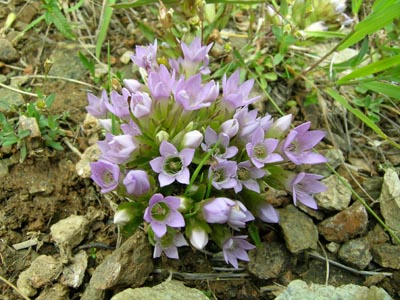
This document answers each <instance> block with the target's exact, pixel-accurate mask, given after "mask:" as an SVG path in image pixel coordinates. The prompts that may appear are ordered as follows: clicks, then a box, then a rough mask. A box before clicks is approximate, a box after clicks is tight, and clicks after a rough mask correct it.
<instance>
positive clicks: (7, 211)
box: [0, 0, 400, 299]
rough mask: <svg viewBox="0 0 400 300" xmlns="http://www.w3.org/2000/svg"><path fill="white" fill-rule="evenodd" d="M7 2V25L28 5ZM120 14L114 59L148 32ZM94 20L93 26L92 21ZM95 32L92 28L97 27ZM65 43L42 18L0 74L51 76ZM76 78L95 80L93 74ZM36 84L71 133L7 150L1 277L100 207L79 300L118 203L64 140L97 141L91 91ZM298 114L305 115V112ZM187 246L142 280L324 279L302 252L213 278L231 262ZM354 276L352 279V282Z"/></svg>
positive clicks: (227, 294) (213, 287)
mask: <svg viewBox="0 0 400 300" xmlns="http://www.w3.org/2000/svg"><path fill="white" fill-rule="evenodd" d="M2 2H3V1H2ZM8 2H9V4H8V5H7V6H4V4H0V6H1V9H0V10H1V12H2V13H0V21H1V24H4V21H5V16H6V15H7V12H9V11H15V12H21V10H22V9H24V11H25V10H27V8H26V6H25V5H24V3H25V1H13V0H11V1H8ZM28 6H29V8H30V9H32V10H33V12H32V15H33V16H38V15H37V11H38V10H39V9H38V7H39V5H37V3H36V4H35V3H34V4H32V3H31V4H28ZM26 14H28V12H27V11H25V15H23V17H24V18H25V19H24V21H25V22H26V23H29V20H30V19H32V18H33V16H32V18H30V17H29V16H27V15H26ZM116 15H117V16H118V18H116V20H117V21H115V23H112V26H111V30H112V32H113V33H115V34H112V35H111V36H112V38H113V40H114V42H115V43H113V41H111V43H112V44H113V45H114V47H112V49H111V51H112V53H111V55H112V56H113V57H119V56H120V54H121V53H122V52H123V51H124V49H132V47H133V44H134V43H135V42H137V43H140V41H141V40H143V37H140V35H137V32H136V35H133V36H131V35H130V34H129V33H128V32H126V31H122V30H121V28H123V26H122V25H123V24H125V23H126V22H128V21H127V20H126V17H127V16H129V17H130V18H133V19H135V18H140V16H141V15H140V13H138V12H135V13H133V14H130V13H119V12H118V13H117V14H116ZM119 24H122V25H119ZM89 25H91V26H94V24H89ZM20 26H22V25H20ZM0 27H1V26H0ZM92 29H93V30H94V28H92ZM93 32H94V31H93ZM11 36H12V34H10V33H9V37H11ZM133 40H134V41H133ZM60 42H65V38H64V37H63V36H62V35H60V33H59V32H57V31H56V30H55V29H54V26H53V27H50V30H48V27H47V26H45V24H44V23H43V24H40V25H38V26H37V27H36V29H35V30H33V31H30V32H29V34H26V36H25V37H24V38H23V39H21V40H19V41H18V42H17V43H16V44H15V47H16V49H17V50H18V52H19V53H20V55H21V57H20V59H19V60H18V61H17V62H14V63H8V64H7V65H3V66H0V68H1V69H0V72H1V73H2V74H3V75H5V76H8V77H12V76H11V75H12V74H13V76H17V75H23V74H24V73H25V74H27V75H34V74H46V66H45V65H46V63H45V62H46V60H48V59H49V58H50V56H51V53H52V52H53V51H54V49H55V48H56V47H57V44H58V43H60ZM38 45H39V46H40V47H38ZM106 50H107V49H103V52H104V53H103V55H105V54H106ZM22 62H24V64H25V65H24V64H23V63H22ZM53 63H55V62H53ZM16 67H17V68H16ZM113 68H114V69H115V70H118V68H119V69H121V70H122V69H124V70H126V66H125V65H124V64H122V63H121V62H120V61H119V60H118V59H117V60H116V61H115V63H114V64H113ZM28 78H29V77H28ZM79 80H82V81H87V82H88V83H90V84H93V82H92V81H91V79H90V76H89V74H88V72H86V73H85V74H84V75H83V76H82V77H81V78H79ZM38 87H39V88H40V89H41V90H42V92H43V93H45V94H50V93H55V94H56V101H55V103H54V105H53V106H52V110H51V113H52V114H58V113H62V112H68V113H69V116H68V117H67V118H66V119H65V121H63V123H62V127H63V129H64V130H66V132H67V135H66V137H64V138H62V139H60V141H61V142H62V144H63V147H64V151H55V150H50V149H41V150H42V151H35V153H34V155H32V153H31V155H28V157H27V158H26V159H25V160H24V161H23V162H22V163H20V162H19V161H18V160H19V153H18V151H16V150H15V149H12V150H11V151H9V152H8V153H4V152H3V153H2V160H3V161H7V165H8V172H7V173H6V174H5V175H2V176H1V177H0V182H1V184H0V207H1V212H0V225H1V227H0V253H1V256H0V275H1V276H3V277H4V278H6V279H7V280H8V281H10V282H12V283H15V282H16V280H17V278H18V276H19V274H20V273H21V272H22V271H23V270H25V269H26V268H27V267H28V266H29V265H30V263H31V261H33V260H34V259H35V258H36V257H37V256H38V255H41V254H46V255H55V256H56V255H58V253H59V249H58V248H57V247H56V246H55V244H54V243H53V242H52V241H51V238H50V235H49V233H50V227H51V225H52V224H55V223H57V222H58V221H59V220H62V219H64V218H66V217H68V216H70V215H73V214H77V215H85V214H87V213H88V211H90V210H96V211H99V212H101V215H102V217H101V218H99V219H97V220H96V221H95V222H93V224H91V226H90V231H89V233H88V234H87V236H86V238H85V240H84V241H83V242H82V243H81V247H82V245H83V246H84V245H89V246H87V247H82V248H85V250H86V251H87V253H88V254H89V255H90V262H89V269H88V271H87V275H86V277H85V280H84V283H83V284H82V286H81V288H79V289H70V294H69V297H70V299H80V295H81V293H82V292H83V289H84V287H85V286H86V285H87V283H88V282H89V280H90V272H91V271H92V270H93V269H94V268H96V266H98V265H99V264H100V263H101V262H102V260H103V259H104V257H105V256H107V255H108V254H110V253H111V252H112V249H110V248H113V247H115V245H116V244H117V239H118V231H117V228H116V226H115V225H114V224H113V223H112V219H113V207H112V206H111V205H110V199H107V198H106V197H104V196H103V195H101V194H100V193H99V190H98V188H97V187H96V186H95V185H94V184H93V182H92V181H91V180H90V179H89V178H81V177H79V176H78V175H77V173H76V168H75V166H76V164H77V162H78V161H79V159H80V157H79V155H78V154H77V153H76V151H75V152H74V151H72V149H71V148H70V147H68V145H67V144H66V143H65V140H68V141H69V143H70V144H72V145H73V147H74V148H75V149H77V150H78V151H79V152H81V153H82V152H83V151H84V150H85V149H86V148H87V147H88V146H89V144H91V143H92V141H90V140H89V139H90V138H91V136H89V135H86V134H85V131H84V130H83V125H82V124H83V121H84V118H85V115H86V111H85V106H86V105H87V103H86V91H87V88H85V87H82V85H79V84H74V83H70V82H65V81H54V80H50V79H47V80H43V79H37V78H35V77H34V76H32V77H30V78H29V79H28V80H27V82H25V83H24V85H23V88H24V89H25V90H28V89H30V90H34V89H35V88H38ZM24 100H25V101H26V102H32V101H34V100H35V99H34V98H31V97H29V96H24ZM299 117H303V118H304V116H301V114H300V113H299ZM113 201H114V202H115V203H118V199H113ZM372 225H373V224H371V227H372ZM261 233H262V235H263V238H265V239H267V240H268V239H270V240H276V241H279V242H281V243H284V242H283V240H282V238H281V237H279V229H278V226H268V227H266V228H263V231H262V232H261ZM35 238H37V239H38V241H39V242H38V244H37V245H34V246H33V247H29V248H27V249H23V250H18V251H16V250H15V249H14V248H13V247H12V246H13V245H15V244H18V243H21V242H23V241H26V240H30V239H35ZM92 243H96V246H95V247H93V246H92V247H91V246H90V245H92ZM184 248H185V249H182V251H181V252H180V256H181V260H167V259H165V258H160V259H157V260H156V261H155V272H154V274H152V275H151V276H150V277H149V278H148V279H147V281H146V283H145V285H148V286H151V285H154V284H157V283H159V282H161V281H162V280H164V279H165V278H167V277H168V276H169V275H170V273H169V272H168V271H165V270H174V271H176V272H177V273H176V274H175V275H174V276H175V277H176V278H177V279H180V280H184V281H185V283H186V284H187V285H188V286H192V287H196V288H198V289H200V290H204V291H211V294H210V296H211V297H216V298H218V299H273V296H272V295H273V293H272V292H271V291H267V292H265V289H264V290H263V288H264V287H267V286H269V287H271V286H273V285H276V286H279V285H285V284H287V283H288V282H290V281H291V280H293V279H295V278H305V277H307V276H306V275H307V274H309V273H310V272H311V271H313V270H316V269H320V270H321V272H320V274H319V275H317V276H314V277H313V278H314V280H316V279H315V278H318V277H319V279H318V280H317V281H319V282H320V283H323V282H324V279H325V278H324V276H325V273H324V272H325V271H324V268H325V264H324V263H322V262H314V263H312V264H311V263H310V262H311V260H309V259H308V258H307V257H303V256H299V257H296V259H297V260H298V264H297V267H296V269H293V270H291V271H289V272H288V273H287V274H285V275H284V276H282V277H281V278H280V279H276V280H268V281H266V280H261V279H258V278H255V277H254V276H251V275H249V274H247V273H246V271H243V270H241V271H239V272H238V274H242V275H243V276H242V277H240V278H239V279H234V278H229V280H222V279H221V280H214V279H213V280H208V279H207V278H202V277H201V276H202V275H201V274H207V273H211V272H212V271H213V269H212V267H213V266H214V267H215V266H220V267H226V265H225V264H224V263H223V262H221V261H215V260H211V259H210V258H209V257H208V256H206V255H204V254H203V253H200V252H194V251H192V250H191V249H190V248H188V247H184ZM93 251H95V255H93ZM163 270H164V271H163ZM330 272H331V276H332V277H335V276H337V277H340V276H342V277H343V276H344V277H345V278H346V279H345V280H341V281H340V283H343V281H347V283H350V282H352V283H357V284H363V282H364V281H365V277H364V276H362V275H358V276H355V275H349V274H350V273H348V272H347V273H346V274H345V275H343V272H344V271H343V270H341V269H339V268H335V267H332V268H331V269H330ZM179 273H181V274H179ZM184 273H192V274H198V279H195V280H193V279H192V278H189V277H185V276H184V275H182V274H184ZM396 274H397V273H396ZM350 276H351V277H352V278H351V279H349V277H350ZM396 277H398V274H397V276H394V277H393V278H392V279H388V278H387V279H384V280H383V281H380V283H379V285H380V286H383V287H384V288H385V289H386V290H387V291H388V293H390V294H391V295H392V296H394V297H395V296H396V295H399V293H400V287H399V285H398V283H396V281H395V278H396ZM0 289H1V291H0V295H1V297H0V298H1V299H19V296H17V295H16V293H15V291H14V290H13V289H12V288H11V287H10V285H8V284H5V283H0Z"/></svg>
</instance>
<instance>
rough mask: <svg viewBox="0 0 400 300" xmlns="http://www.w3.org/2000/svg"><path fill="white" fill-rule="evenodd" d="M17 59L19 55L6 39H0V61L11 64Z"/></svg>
mask: <svg viewBox="0 0 400 300" xmlns="http://www.w3.org/2000/svg"><path fill="white" fill-rule="evenodd" d="M18 59H19V53H18V51H17V50H15V48H14V46H13V44H12V43H11V42H10V41H9V40H7V39H1V38H0V61H2V62H5V63H12V62H15V61H17V60H18Z"/></svg>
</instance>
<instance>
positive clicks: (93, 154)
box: [75, 144, 101, 178]
mask: <svg viewBox="0 0 400 300" xmlns="http://www.w3.org/2000/svg"><path fill="white" fill-rule="evenodd" d="M100 154H101V151H100V148H99V146H98V145H97V144H93V145H92V146H90V147H87V148H86V150H85V152H83V154H82V157H81V159H80V160H79V161H78V163H77V164H76V167H75V168H76V172H77V174H78V175H79V176H81V177H82V178H89V177H90V175H91V174H92V172H91V169H90V163H91V162H94V161H96V160H97V159H98V158H99V156H100Z"/></svg>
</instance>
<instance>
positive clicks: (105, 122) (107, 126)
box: [98, 119, 112, 132]
mask: <svg viewBox="0 0 400 300" xmlns="http://www.w3.org/2000/svg"><path fill="white" fill-rule="evenodd" d="M98 121H99V123H100V125H101V127H103V128H104V130H105V131H107V132H111V130H112V120H111V119H98Z"/></svg>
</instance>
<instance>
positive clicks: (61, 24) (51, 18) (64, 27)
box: [45, 5, 75, 40]
mask: <svg viewBox="0 0 400 300" xmlns="http://www.w3.org/2000/svg"><path fill="white" fill-rule="evenodd" d="M45 15H46V16H45V19H46V22H47V23H48V24H51V23H53V24H54V26H56V28H57V29H58V30H59V31H60V32H61V33H62V34H63V35H64V36H65V37H66V38H68V39H71V40H73V39H75V34H74V33H73V31H72V29H71V26H70V25H69V23H68V21H67V19H66V18H65V16H64V15H63V13H62V12H61V10H60V8H59V7H58V5H52V6H51V9H50V8H49V9H48V11H47V12H46V13H45Z"/></svg>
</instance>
